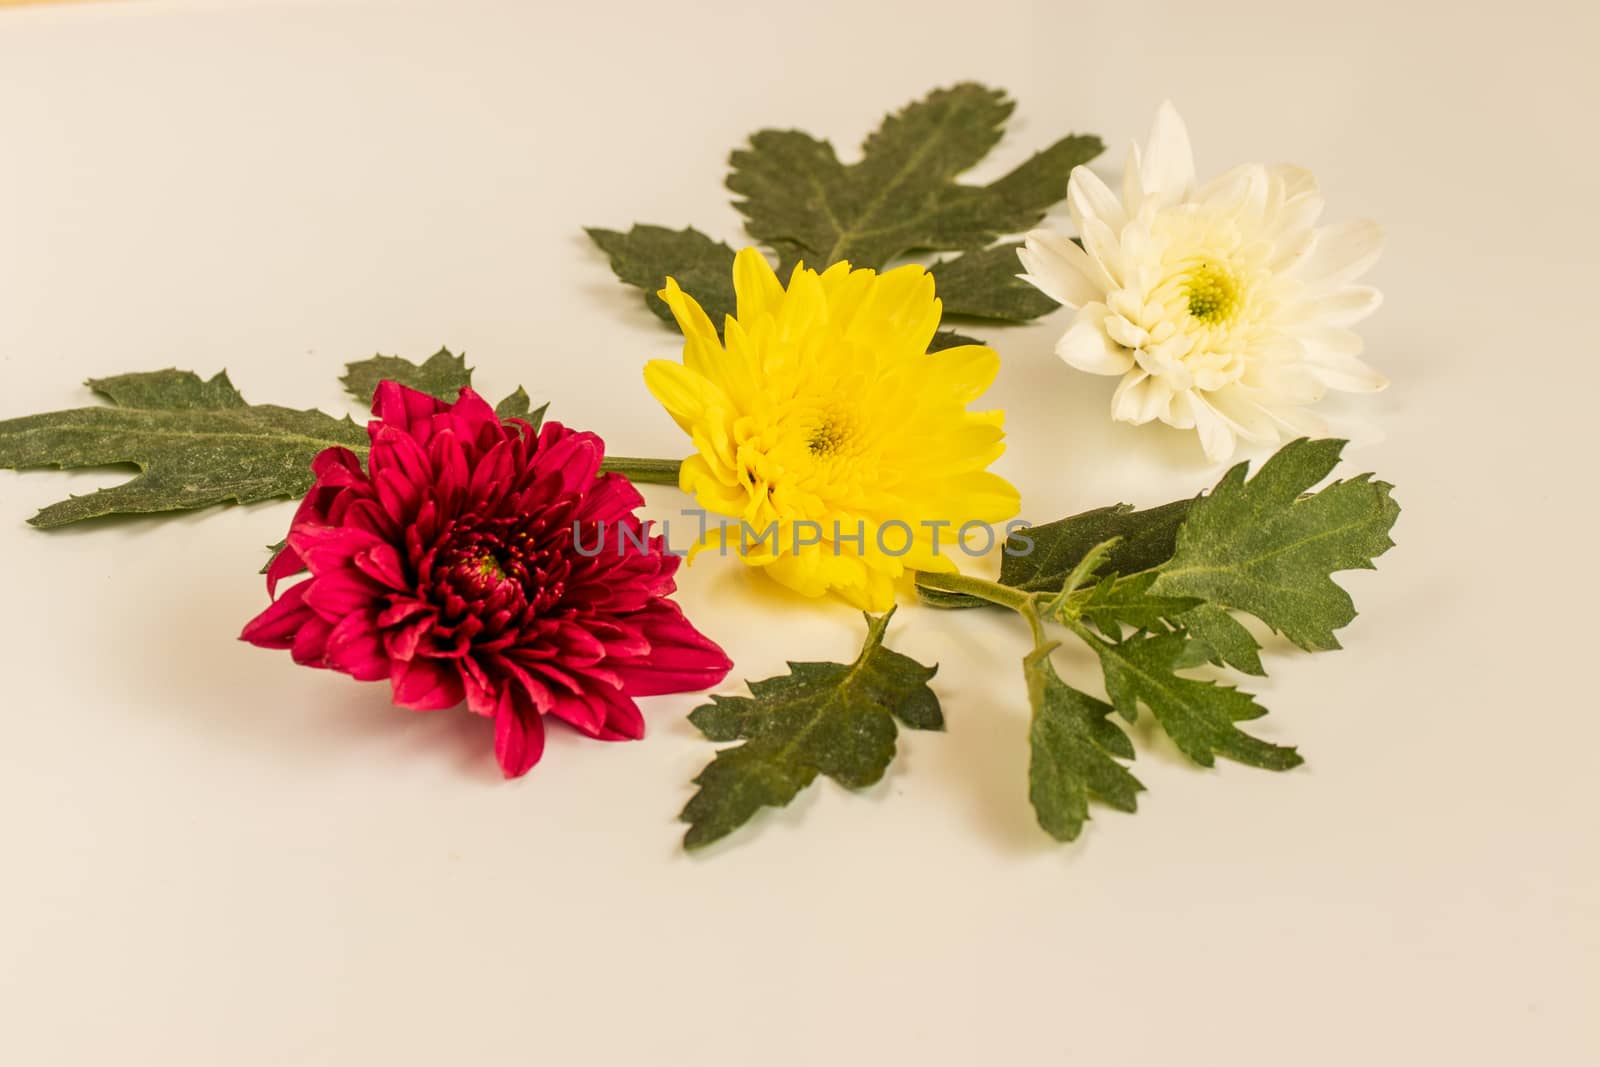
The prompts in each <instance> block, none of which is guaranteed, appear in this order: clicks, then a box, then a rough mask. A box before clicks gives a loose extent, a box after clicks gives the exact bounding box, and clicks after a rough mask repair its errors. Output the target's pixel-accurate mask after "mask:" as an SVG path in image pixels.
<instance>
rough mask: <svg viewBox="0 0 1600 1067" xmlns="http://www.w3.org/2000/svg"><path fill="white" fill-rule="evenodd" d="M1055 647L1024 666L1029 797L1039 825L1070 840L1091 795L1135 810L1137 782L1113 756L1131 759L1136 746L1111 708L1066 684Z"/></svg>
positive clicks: (1036, 651) (1039, 651) (1036, 652)
mask: <svg viewBox="0 0 1600 1067" xmlns="http://www.w3.org/2000/svg"><path fill="white" fill-rule="evenodd" d="M1053 647H1054V646H1053V645H1050V646H1046V647H1043V648H1036V649H1034V650H1033V652H1031V653H1029V654H1028V656H1027V657H1026V658H1024V659H1023V661H1022V669H1023V673H1024V674H1025V675H1026V676H1027V680H1028V700H1029V701H1030V702H1031V704H1032V705H1033V723H1032V725H1031V726H1030V728H1029V730H1028V741H1029V745H1030V747H1031V750H1032V755H1031V757H1030V758H1029V760H1028V798H1029V799H1030V800H1031V801H1032V802H1033V810H1034V812H1035V813H1036V814H1037V816H1038V818H1039V825H1040V826H1042V827H1044V829H1045V832H1046V833H1048V834H1049V835H1050V836H1051V837H1053V838H1055V839H1056V840H1057V841H1072V840H1074V839H1075V838H1077V836H1078V834H1079V832H1080V831H1082V829H1083V823H1084V820H1085V819H1087V818H1088V817H1089V795H1090V794H1091V793H1092V794H1093V795H1094V796H1096V797H1097V798H1099V799H1100V800H1102V801H1104V802H1105V803H1107V804H1109V805H1111V806H1112V807H1113V808H1116V809H1117V810H1118V811H1134V810H1135V809H1136V808H1137V807H1138V794H1139V792H1140V791H1141V790H1142V789H1144V786H1143V785H1141V784H1140V782H1139V780H1138V779H1137V778H1135V777H1134V776H1133V775H1132V774H1129V773H1128V771H1127V769H1126V768H1125V767H1123V766H1122V764H1120V763H1118V762H1117V760H1116V759H1114V758H1113V757H1120V758H1121V759H1125V760H1131V759H1133V743H1132V742H1131V741H1129V740H1128V735H1127V734H1125V733H1123V732H1122V730H1121V729H1120V728H1119V727H1118V726H1117V725H1116V723H1114V722H1112V721H1111V719H1110V717H1109V716H1110V714H1111V710H1112V709H1111V705H1110V704H1107V703H1106V702H1105V701H1103V700H1096V699H1094V698H1093V697H1091V696H1089V695H1088V694H1087V693H1082V692H1079V691H1078V690H1076V689H1074V688H1072V687H1071V686H1069V685H1067V684H1066V683H1065V682H1063V681H1062V680H1061V678H1060V676H1059V675H1057V674H1056V670H1055V667H1054V665H1052V664H1051V662H1050V649H1051V648H1053Z"/></svg>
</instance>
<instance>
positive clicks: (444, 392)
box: [339, 348, 472, 408]
mask: <svg viewBox="0 0 1600 1067" xmlns="http://www.w3.org/2000/svg"><path fill="white" fill-rule="evenodd" d="M344 369H345V374H344V377H343V378H340V379H339V380H340V381H341V382H343V383H344V388H345V392H347V393H349V394H350V395H351V396H353V397H355V398H356V400H357V401H358V402H359V403H360V404H361V405H362V407H364V408H366V407H371V406H372V394H373V393H374V392H376V391H377V388H378V383H379V382H381V381H384V380H386V379H389V380H393V381H397V382H399V383H400V384H401V385H405V386H409V387H411V388H412V389H416V390H417V391H419V392H423V393H427V394H428V395H429V396H432V397H437V398H438V399H440V400H445V401H449V402H452V403H453V402H454V401H455V399H456V394H458V393H459V392H460V391H461V390H462V389H465V388H466V387H468V386H470V385H471V384H472V370H471V368H469V367H468V366H467V359H466V357H465V356H458V355H455V354H454V353H452V352H451V351H450V350H449V349H448V348H441V349H439V351H437V352H435V353H434V354H433V355H431V356H429V357H428V359H427V360H426V361H425V362H423V363H413V362H411V361H410V360H409V359H401V358H400V357H399V356H373V357H372V358H371V359H363V360H359V361H358V362H355V363H347V364H345V368H344Z"/></svg>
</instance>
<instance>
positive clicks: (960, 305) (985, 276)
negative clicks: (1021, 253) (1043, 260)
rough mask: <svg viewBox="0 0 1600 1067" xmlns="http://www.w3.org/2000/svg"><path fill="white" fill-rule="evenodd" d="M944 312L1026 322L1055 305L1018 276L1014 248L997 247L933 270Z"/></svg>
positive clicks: (1010, 245)
mask: <svg viewBox="0 0 1600 1067" xmlns="http://www.w3.org/2000/svg"><path fill="white" fill-rule="evenodd" d="M930 269H931V270H932V271H933V278H934V285H935V289H936V290H937V291H938V294H939V299H940V300H942V301H943V302H944V313H945V314H946V315H947V316H948V315H957V316H963V317H966V318H975V319H996V320H999V321H1002V322H1027V321H1029V320H1030V319H1036V318H1038V317H1039V316H1040V315H1044V314H1046V313H1048V312H1050V311H1053V310H1055V308H1056V307H1057V304H1056V302H1055V301H1054V300H1051V299H1050V298H1049V297H1048V296H1045V295H1044V294H1043V293H1042V292H1040V291H1039V290H1038V288H1037V287H1035V286H1032V285H1029V284H1028V283H1027V282H1025V281H1023V280H1022V279H1021V278H1019V277H1017V275H1018V274H1019V273H1020V272H1021V271H1022V265H1021V264H1020V263H1019V262H1018V261H1017V245H1016V244H1014V243H1006V244H998V245H994V246H993V247H991V248H984V249H979V250H977V251H974V252H966V253H963V254H962V255H959V256H956V257H954V258H953V259H948V260H945V261H944V262H942V263H937V264H935V265H934V266H933V267H932V268H930Z"/></svg>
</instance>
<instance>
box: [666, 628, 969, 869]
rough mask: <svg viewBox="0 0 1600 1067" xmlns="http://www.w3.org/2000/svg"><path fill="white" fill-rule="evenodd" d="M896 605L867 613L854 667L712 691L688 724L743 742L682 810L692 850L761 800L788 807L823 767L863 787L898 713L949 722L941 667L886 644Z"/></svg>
mask: <svg viewBox="0 0 1600 1067" xmlns="http://www.w3.org/2000/svg"><path fill="white" fill-rule="evenodd" d="M893 614H894V612H893V611H892V610H891V611H890V612H888V613H887V614H885V615H881V616H878V617H876V618H874V617H872V616H870V615H869V616H867V640H866V643H865V645H864V646H863V647H862V649H861V654H860V655H859V656H858V657H857V658H856V661H855V662H854V663H851V664H842V663H791V664H789V673H788V674H786V675H781V676H779V677H774V678H768V679H765V680H764V681H760V682H752V683H750V693H751V695H750V696H748V697H744V696H713V697H712V698H711V703H709V704H705V705H702V706H701V707H699V708H696V709H695V710H694V711H693V712H692V713H691V714H690V716H689V721H690V722H692V723H694V725H695V726H696V727H698V728H699V729H700V731H701V733H703V734H705V735H706V737H708V738H710V739H711V740H713V741H743V742H744V743H743V744H741V745H738V746H736V747H732V748H725V749H722V750H721V751H719V752H718V753H717V755H716V758H715V759H714V760H712V762H711V763H710V765H708V766H707V767H706V769H705V770H703V771H701V772H700V776H699V777H698V778H696V779H695V782H696V784H698V785H699V786H700V789H699V791H698V792H697V793H695V795H694V796H693V797H692V798H691V799H690V800H689V803H688V805H687V806H685V808H684V809H683V814H682V816H681V818H682V819H683V821H684V822H687V823H688V824H689V829H688V832H687V833H685V834H684V838H683V843H684V847H685V848H699V847H700V846H702V845H708V844H710V843H711V842H713V841H716V840H717V839H718V838H721V837H723V836H725V835H727V834H729V833H731V832H732V831H733V830H735V829H737V828H738V827H740V826H742V825H743V824H744V823H746V822H747V821H749V819H750V818H751V817H752V816H753V815H755V814H756V812H757V811H759V810H760V809H761V808H762V807H782V806H784V805H785V804H788V803H789V801H791V800H793V799H794V797H795V796H796V794H798V793H799V792H800V790H802V789H804V788H805V787H806V786H808V785H810V784H811V783H812V782H813V781H814V780H815V779H816V776H817V775H818V774H824V775H827V776H828V777H829V778H832V779H833V780H834V781H836V782H838V783H839V784H841V785H844V786H847V787H848V788H851V789H860V788H862V787H864V786H868V785H871V784H872V783H874V782H876V781H878V779H880V778H882V777H883V772H884V771H885V770H886V769H887V768H888V766H889V762H890V761H891V760H892V759H893V758H894V751H895V735H896V731H895V720H896V719H899V720H900V722H901V723H903V724H904V725H906V726H909V727H912V728H914V729H918V730H939V729H943V728H944V717H943V715H942V713H941V712H940V710H939V699H938V697H936V696H935V695H934V693H933V690H932V689H930V688H929V687H928V680H929V679H931V678H932V677H933V675H934V672H935V671H936V670H937V669H938V668H937V667H924V666H923V665H922V664H920V663H918V662H917V661H916V660H914V659H911V658H910V657H909V656H903V655H901V654H900V653H898V652H893V651H890V650H889V649H887V648H885V647H883V635H884V631H885V629H886V628H887V627H888V625H889V619H890V618H891V617H892V616H893Z"/></svg>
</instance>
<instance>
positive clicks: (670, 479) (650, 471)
mask: <svg viewBox="0 0 1600 1067" xmlns="http://www.w3.org/2000/svg"><path fill="white" fill-rule="evenodd" d="M682 466H683V461H682V460H678V459H640V458H638V457H635V456H607V457H606V460H605V462H604V463H602V464H600V469H601V470H603V471H615V472H616V473H618V474H624V475H627V477H628V480H629V481H631V482H644V483H647V484H649V485H677V484H678V468H680V467H682Z"/></svg>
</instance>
